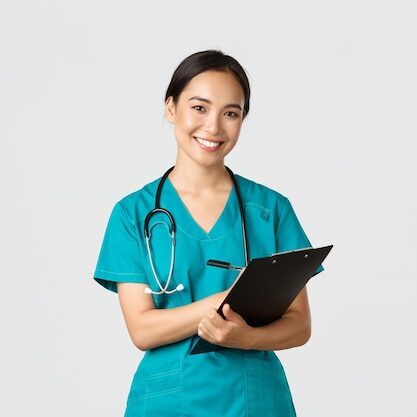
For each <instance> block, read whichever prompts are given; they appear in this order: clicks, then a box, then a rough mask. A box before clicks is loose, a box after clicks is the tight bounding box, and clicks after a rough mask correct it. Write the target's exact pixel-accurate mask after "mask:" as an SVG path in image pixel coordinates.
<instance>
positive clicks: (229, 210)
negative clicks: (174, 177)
mask: <svg viewBox="0 0 417 417" xmlns="http://www.w3.org/2000/svg"><path fill="white" fill-rule="evenodd" d="M161 207H163V208H166V209H168V210H169V211H170V212H171V213H172V215H173V217H174V220H175V224H176V226H177V229H181V230H182V231H183V232H184V233H185V234H187V235H189V236H192V237H194V238H196V239H206V240H212V239H218V238H221V237H222V236H223V235H225V234H226V233H227V232H228V231H229V230H230V229H231V228H232V227H233V226H234V225H235V223H236V221H238V220H239V218H240V216H239V207H238V202H237V196H236V190H235V187H232V189H231V190H230V193H229V197H228V199H227V201H226V204H225V206H224V208H223V211H222V212H221V214H220V216H219V217H218V218H217V220H216V222H215V223H214V225H213V226H212V228H211V229H210V231H209V232H206V231H205V230H204V229H203V228H202V227H201V226H200V225H199V224H198V223H197V222H196V221H195V219H194V217H193V216H192V215H191V213H190V212H189V210H188V208H187V206H186V205H185V204H184V202H183V201H182V199H181V197H180V195H179V193H178V192H177V190H176V188H175V187H174V185H173V184H172V182H171V180H170V179H169V177H167V178H166V181H165V184H164V187H163V189H162V193H161Z"/></svg>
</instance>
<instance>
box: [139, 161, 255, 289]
mask: <svg viewBox="0 0 417 417" xmlns="http://www.w3.org/2000/svg"><path fill="white" fill-rule="evenodd" d="M174 167H175V166H173V167H171V168H169V169H168V171H167V172H165V174H164V175H163V176H162V178H161V180H160V181H159V184H158V189H157V190H156V197H155V208H154V209H153V210H151V211H150V212H149V213H148V214H147V215H146V217H145V225H144V233H145V241H146V249H147V252H148V257H149V262H150V264H151V269H152V273H153V276H154V277H155V281H156V283H157V284H158V287H159V289H160V291H152V290H151V289H150V288H149V287H147V288H145V293H146V294H155V295H161V294H172V293H174V292H176V291H182V290H183V289H184V285H183V284H178V285H177V286H176V288H174V289H173V290H168V287H169V283H170V282H171V277H172V272H173V270H174V258H175V232H176V226H175V221H174V218H173V216H172V214H171V213H170V212H169V211H168V210H167V209H164V208H162V207H160V198H161V192H162V187H163V185H164V183H165V180H166V178H167V177H168V175H169V173H170V172H171V171H172V170H173V169H174ZM225 168H226V169H227V171H228V173H229V175H230V177H231V179H232V181H233V186H234V188H235V191H236V196H237V201H238V203H239V211H240V218H241V225H242V238H243V251H244V255H245V265H246V266H247V265H248V263H249V248H248V241H247V235H246V224H245V213H244V211H243V203H242V197H241V195H240V191H239V187H238V184H237V181H236V177H235V175H234V174H233V172H232V170H231V169H230V168H228V167H225ZM156 213H163V214H165V215H166V216H167V217H168V219H169V222H170V229H171V230H170V235H171V261H170V266H169V272H168V277H167V279H166V283H165V286H163V285H162V284H161V281H160V280H159V278H158V275H157V274H156V271H155V266H154V263H153V258H152V254H151V248H150V238H151V234H150V233H149V221H150V220H151V218H152V216H153V215H154V214H156ZM158 223H162V224H165V225H166V223H163V222H156V223H155V224H154V225H153V226H155V225H156V224H158ZM153 226H152V227H153ZM166 226H167V227H168V225H166ZM168 229H169V227H168ZM209 262H210V261H209ZM210 264H212V265H214V266H221V267H225V266H224V265H228V264H226V263H222V262H221V261H212V263H209V265H210ZM222 264H223V265H222ZM237 269H241V268H237Z"/></svg>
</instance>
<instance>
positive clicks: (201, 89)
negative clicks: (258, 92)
mask: <svg viewBox="0 0 417 417" xmlns="http://www.w3.org/2000/svg"><path fill="white" fill-rule="evenodd" d="M244 100H245V97H244V93H243V89H242V87H241V85H240V83H239V81H237V79H236V78H235V76H234V75H233V73H230V72H222V71H212V70H210V71H204V72H202V73H200V74H198V75H196V76H195V77H194V78H192V79H191V81H190V82H189V83H188V84H187V85H186V87H185V88H184V90H183V91H182V92H181V94H180V96H179V97H178V101H177V103H176V104H174V102H173V99H172V97H169V98H168V100H167V102H166V109H165V116H166V118H167V120H168V121H169V122H170V123H172V124H173V125H174V128H175V137H176V140H177V144H178V154H177V164H178V163H179V162H181V161H185V160H188V161H187V162H188V163H189V162H191V161H194V163H196V164H199V165H202V166H204V167H209V166H213V165H223V164H224V157H225V156H226V155H227V154H228V153H229V152H230V151H231V150H232V149H233V148H234V146H235V145H236V142H237V140H238V137H239V133H240V128H241V126H242V121H243V105H244Z"/></svg>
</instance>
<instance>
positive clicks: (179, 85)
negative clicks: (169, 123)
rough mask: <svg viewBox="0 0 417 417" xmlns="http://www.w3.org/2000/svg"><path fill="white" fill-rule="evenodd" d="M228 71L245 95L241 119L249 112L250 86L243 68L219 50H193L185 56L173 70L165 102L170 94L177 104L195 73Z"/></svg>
mask: <svg viewBox="0 0 417 417" xmlns="http://www.w3.org/2000/svg"><path fill="white" fill-rule="evenodd" d="M209 70H214V71H230V72H232V73H233V74H234V75H235V77H236V79H237V81H239V83H240V85H241V86H242V89H243V93H244V96H245V104H244V106H243V119H244V118H245V117H246V115H247V114H248V112H249V100H250V86H249V80H248V77H247V76H246V72H245V70H244V69H243V68H242V66H241V65H240V64H239V62H237V61H236V59H234V58H233V57H231V56H229V55H225V54H224V53H223V52H222V51H220V50H215V49H209V50H207V51H200V52H195V53H194V54H192V55H190V56H188V57H187V58H185V59H184V60H183V61H182V62H181V63H180V64H179V65H178V67H177V69H176V70H175V71H174V74H173V75H172V78H171V82H170V83H169V86H168V88H167V91H166V93H165V102H166V101H167V99H168V97H170V96H172V98H173V101H174V103H175V104H177V101H178V98H179V96H180V94H181V92H182V91H183V90H184V88H185V87H186V85H187V84H188V83H189V82H190V81H191V79H192V78H194V77H195V76H196V75H198V74H200V73H202V72H204V71H209Z"/></svg>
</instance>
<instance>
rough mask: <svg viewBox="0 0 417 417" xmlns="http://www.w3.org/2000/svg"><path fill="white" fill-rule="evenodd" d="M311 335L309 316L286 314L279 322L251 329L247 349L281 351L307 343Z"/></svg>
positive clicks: (294, 312) (295, 313)
mask: <svg viewBox="0 0 417 417" xmlns="http://www.w3.org/2000/svg"><path fill="white" fill-rule="evenodd" d="M310 335H311V321H310V316H309V315H307V316H306V315H303V314H300V313H299V312H296V311H293V312H288V313H287V314H285V315H284V316H282V318H280V319H279V320H276V321H274V322H272V323H270V324H267V325H265V326H261V327H252V328H251V330H250V337H249V340H250V343H249V345H248V347H247V348H248V349H255V350H282V349H289V348H292V347H295V346H301V345H303V344H305V343H307V341H308V339H309V338H310Z"/></svg>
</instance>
